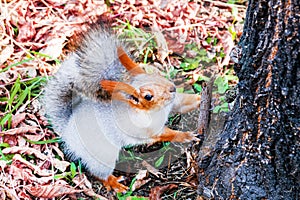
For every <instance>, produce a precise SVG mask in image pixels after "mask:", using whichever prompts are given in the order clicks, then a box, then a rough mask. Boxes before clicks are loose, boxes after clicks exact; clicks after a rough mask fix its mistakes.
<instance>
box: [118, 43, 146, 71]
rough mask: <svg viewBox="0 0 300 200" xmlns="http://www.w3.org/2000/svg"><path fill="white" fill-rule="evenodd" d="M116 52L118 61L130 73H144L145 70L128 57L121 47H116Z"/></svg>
mask: <svg viewBox="0 0 300 200" xmlns="http://www.w3.org/2000/svg"><path fill="white" fill-rule="evenodd" d="M117 52H118V57H119V60H120V62H121V63H122V65H123V66H124V67H125V68H126V69H127V70H128V71H129V72H130V73H131V74H132V75H138V74H143V73H145V71H144V70H143V69H142V68H141V67H140V66H139V65H138V64H137V63H135V62H134V61H133V60H131V58H129V56H128V55H127V54H126V52H125V51H124V49H123V48H122V47H118V49H117Z"/></svg>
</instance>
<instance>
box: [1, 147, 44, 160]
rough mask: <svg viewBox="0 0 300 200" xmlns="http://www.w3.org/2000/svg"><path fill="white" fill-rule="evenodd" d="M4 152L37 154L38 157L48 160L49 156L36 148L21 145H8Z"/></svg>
mask: <svg viewBox="0 0 300 200" xmlns="http://www.w3.org/2000/svg"><path fill="white" fill-rule="evenodd" d="M2 153H4V154H16V153H19V154H27V155H35V156H36V157H37V158H39V159H41V160H47V159H48V157H47V156H46V155H45V154H43V153H42V152H41V151H38V150H36V149H34V148H30V147H20V146H14V147H7V148H5V149H3V150H2Z"/></svg>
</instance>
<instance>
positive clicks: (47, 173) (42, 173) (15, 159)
mask: <svg viewBox="0 0 300 200" xmlns="http://www.w3.org/2000/svg"><path fill="white" fill-rule="evenodd" d="M12 160H13V164H14V165H17V164H16V163H17V162H20V163H22V164H24V165H25V166H26V167H28V168H30V169H32V170H33V171H34V173H36V174H38V175H39V176H43V177H47V176H53V172H52V171H51V170H46V169H40V167H38V166H36V165H34V164H32V163H30V162H28V161H27V160H25V159H24V158H22V157H21V156H20V155H19V154H15V155H14V157H13V159H12Z"/></svg>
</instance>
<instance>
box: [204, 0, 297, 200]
mask: <svg viewBox="0 0 300 200" xmlns="http://www.w3.org/2000/svg"><path fill="white" fill-rule="evenodd" d="M299 4H300V1H299V0H276V1H275V0H249V4H248V5H249V6H248V10H247V15H246V20H245V25H244V32H243V35H242V38H241V40H240V42H239V45H238V48H237V49H240V50H241V54H240V55H238V56H237V57H236V59H235V60H236V62H237V63H236V64H235V71H236V74H237V76H238V77H239V84H238V85H237V88H238V95H237V98H236V102H235V105H234V108H233V111H232V113H231V114H230V115H229V118H228V119H227V121H226V123H225V126H224V129H223V131H222V133H220V136H219V139H218V142H217V144H216V145H215V147H214V149H213V150H212V151H211V152H209V153H207V154H206V155H203V154H199V173H200V174H199V187H198V192H199V196H201V197H203V198H204V199H285V200H286V199H291V200H295V199H300V196H299V188H300V184H299V180H300V174H299V171H300V166H299V165H300V144H299V143H300V41H299V40H300V33H299V32H300V20H299V18H300V15H299V13H300V7H299V6H300V5H299ZM200 151H201V150H200Z"/></svg>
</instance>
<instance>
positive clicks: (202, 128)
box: [197, 76, 215, 137]
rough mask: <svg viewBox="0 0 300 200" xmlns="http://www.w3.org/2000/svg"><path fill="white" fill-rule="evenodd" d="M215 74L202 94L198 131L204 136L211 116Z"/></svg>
mask: <svg viewBox="0 0 300 200" xmlns="http://www.w3.org/2000/svg"><path fill="white" fill-rule="evenodd" d="M214 80H215V76H213V77H212V78H211V79H210V81H209V82H208V83H207V84H206V86H205V87H203V90H202V94H201V103H200V113H199V117H198V126H197V131H198V134H199V135H200V136H202V137H203V136H204V134H206V133H207V129H208V125H209V118H210V106H211V95H212V87H213V84H214Z"/></svg>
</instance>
